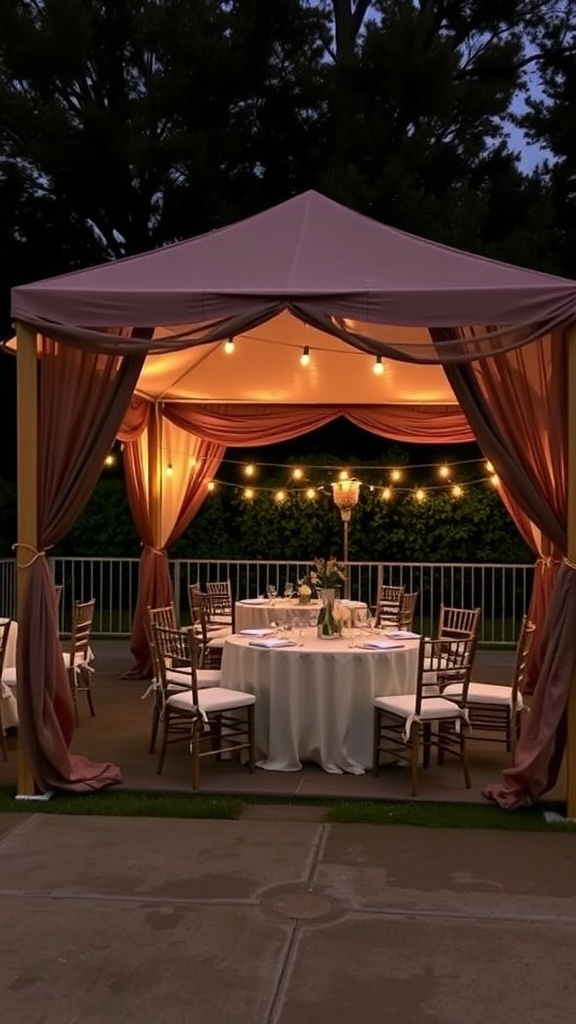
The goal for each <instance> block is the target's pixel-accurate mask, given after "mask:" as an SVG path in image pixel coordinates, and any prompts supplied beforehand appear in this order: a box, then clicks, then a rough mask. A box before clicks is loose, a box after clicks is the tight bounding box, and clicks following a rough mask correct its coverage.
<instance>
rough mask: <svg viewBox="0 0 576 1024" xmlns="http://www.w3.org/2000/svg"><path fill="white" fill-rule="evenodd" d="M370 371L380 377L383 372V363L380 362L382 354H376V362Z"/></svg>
mask: <svg viewBox="0 0 576 1024" xmlns="http://www.w3.org/2000/svg"><path fill="white" fill-rule="evenodd" d="M372 373H374V374H375V375H376V377H381V376H382V374H383V373H384V366H383V363H382V356H376V362H375V363H374V366H373V367H372Z"/></svg>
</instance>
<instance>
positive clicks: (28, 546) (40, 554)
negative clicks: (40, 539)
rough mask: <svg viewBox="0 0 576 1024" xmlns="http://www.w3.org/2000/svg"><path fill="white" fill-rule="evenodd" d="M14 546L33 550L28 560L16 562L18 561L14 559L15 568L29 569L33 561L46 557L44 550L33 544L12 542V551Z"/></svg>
mask: <svg viewBox="0 0 576 1024" xmlns="http://www.w3.org/2000/svg"><path fill="white" fill-rule="evenodd" d="M16 548H26V550H27V551H32V552H33V554H32V558H31V559H30V561H29V562H18V561H16V568H17V569H29V568H30V566H31V565H34V562H37V561H38V559H39V558H45V557H46V551H38V549H37V548H35V547H34V545H33V544H13V545H12V551H15V550H16Z"/></svg>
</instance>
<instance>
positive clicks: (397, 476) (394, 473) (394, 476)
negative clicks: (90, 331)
mask: <svg viewBox="0 0 576 1024" xmlns="http://www.w3.org/2000/svg"><path fill="white" fill-rule="evenodd" d="M390 479H391V480H393V481H394V483H395V484H397V483H398V481H399V480H401V479H402V473H401V472H400V470H399V469H393V470H392V472H391V473H390Z"/></svg>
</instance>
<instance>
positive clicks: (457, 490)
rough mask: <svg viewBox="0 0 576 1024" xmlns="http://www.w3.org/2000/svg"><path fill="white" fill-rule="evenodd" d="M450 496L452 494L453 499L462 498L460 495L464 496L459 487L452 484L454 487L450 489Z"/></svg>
mask: <svg viewBox="0 0 576 1024" xmlns="http://www.w3.org/2000/svg"><path fill="white" fill-rule="evenodd" d="M451 494H452V497H453V498H461V497H462V495H463V494H464V491H463V490H462V488H461V487H460V484H454V487H453V488H452V491H451Z"/></svg>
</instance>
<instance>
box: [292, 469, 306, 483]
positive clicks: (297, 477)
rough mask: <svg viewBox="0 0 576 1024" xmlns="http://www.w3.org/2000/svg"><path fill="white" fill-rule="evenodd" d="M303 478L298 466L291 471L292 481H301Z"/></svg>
mask: <svg viewBox="0 0 576 1024" xmlns="http://www.w3.org/2000/svg"><path fill="white" fill-rule="evenodd" d="M303 476H304V474H303V472H302V470H301V469H300V468H299V467H298V466H296V469H293V470H292V477H293V479H294V480H301V479H302V477H303Z"/></svg>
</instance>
